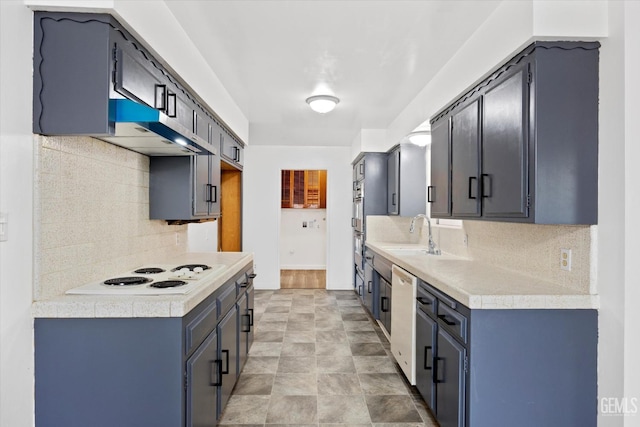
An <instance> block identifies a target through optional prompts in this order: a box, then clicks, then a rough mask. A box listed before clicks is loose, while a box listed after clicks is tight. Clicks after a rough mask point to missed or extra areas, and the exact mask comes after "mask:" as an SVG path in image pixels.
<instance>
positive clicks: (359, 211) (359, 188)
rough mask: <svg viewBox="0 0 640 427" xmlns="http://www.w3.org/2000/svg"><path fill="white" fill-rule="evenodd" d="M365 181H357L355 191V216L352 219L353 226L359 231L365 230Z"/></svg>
mask: <svg viewBox="0 0 640 427" xmlns="http://www.w3.org/2000/svg"><path fill="white" fill-rule="evenodd" d="M363 194H364V182H358V183H356V188H355V190H354V192H353V217H352V219H351V226H352V227H353V229H354V231H356V232H358V233H363V232H364V207H363V202H364V198H363V197H362V196H363Z"/></svg>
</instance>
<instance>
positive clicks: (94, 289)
mask: <svg viewBox="0 0 640 427" xmlns="http://www.w3.org/2000/svg"><path fill="white" fill-rule="evenodd" d="M176 267H179V264H171V265H168V264H161V265H145V266H142V267H138V268H134V269H132V270H130V271H126V272H124V273H121V274H116V275H113V276H111V277H108V278H105V279H104V280H101V281H99V282H92V283H88V284H86V285H83V286H79V287H77V288H73V289H69V290H68V291H67V292H66V293H67V294H70V295H185V294H188V293H189V292H191V291H192V290H194V289H196V288H197V287H198V286H200V285H201V284H203V283H205V282H207V281H208V280H212V279H214V278H215V277H216V276H219V275H220V274H222V273H223V272H224V271H225V270H226V268H227V266H226V265H224V264H214V265H210V266H209V267H211V268H209V269H207V270H203V271H199V269H196V271H186V270H183V271H172V270H174V269H175V268H176ZM142 268H161V269H162V270H164V271H163V272H161V273H151V274H149V273H147V274H145V273H135V270H138V269H142ZM120 277H144V278H147V279H151V281H149V282H146V283H143V284H139V285H126V286H121V285H105V284H104V281H105V280H108V279H113V278H120ZM166 280H181V281H184V282H186V284H185V285H182V286H177V287H172V288H155V287H152V286H150V285H152V284H154V283H158V282H163V281H166Z"/></svg>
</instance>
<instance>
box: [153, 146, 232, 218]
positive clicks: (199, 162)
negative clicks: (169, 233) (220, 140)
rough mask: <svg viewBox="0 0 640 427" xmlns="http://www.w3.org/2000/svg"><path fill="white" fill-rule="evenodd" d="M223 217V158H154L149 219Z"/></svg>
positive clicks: (200, 156)
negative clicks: (221, 176)
mask: <svg viewBox="0 0 640 427" xmlns="http://www.w3.org/2000/svg"><path fill="white" fill-rule="evenodd" d="M218 216H220V159H219V157H218V156H214V155H197V156H182V157H179V156H172V157H151V158H150V160H149V218H151V219H164V220H168V221H187V220H198V219H207V218H216V217H218Z"/></svg>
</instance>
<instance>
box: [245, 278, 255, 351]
mask: <svg viewBox="0 0 640 427" xmlns="http://www.w3.org/2000/svg"><path fill="white" fill-rule="evenodd" d="M250 280H252V279H250ZM254 298H255V291H254V287H253V285H249V288H248V289H247V314H248V315H249V332H247V353H249V351H250V350H251V345H252V344H253V334H254V328H255V325H254V321H253V307H254Z"/></svg>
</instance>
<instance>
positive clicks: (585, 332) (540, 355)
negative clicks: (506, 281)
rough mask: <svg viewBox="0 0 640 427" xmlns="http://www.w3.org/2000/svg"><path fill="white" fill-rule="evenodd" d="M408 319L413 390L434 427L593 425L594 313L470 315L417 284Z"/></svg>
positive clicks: (492, 312)
mask: <svg viewBox="0 0 640 427" xmlns="http://www.w3.org/2000/svg"><path fill="white" fill-rule="evenodd" d="M416 313H417V315H416V316H417V317H416V369H417V372H416V386H417V388H418V390H419V391H420V394H421V395H422V396H423V398H424V400H425V402H426V403H427V405H428V406H429V407H430V408H431V411H432V412H433V413H434V415H435V416H436V418H437V420H438V423H439V424H440V426H441V427H494V426H496V425H501V426H518V427H539V426H559V427H564V426H581V427H583V426H584V427H595V426H596V420H597V407H598V405H597V402H598V401H597V339H598V336H597V327H598V314H597V311H596V310H590V309H585V310H572V309H558V310H556V309H503V310H485V309H482V310H481V309H471V310H470V309H469V308H467V307H465V306H464V305H462V304H460V303H459V302H457V301H455V300H453V299H451V298H450V297H448V296H447V295H444V294H442V293H441V292H439V291H438V290H434V289H433V288H432V287H431V286H429V285H428V284H425V283H424V282H419V287H418V301H417V310H416Z"/></svg>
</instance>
